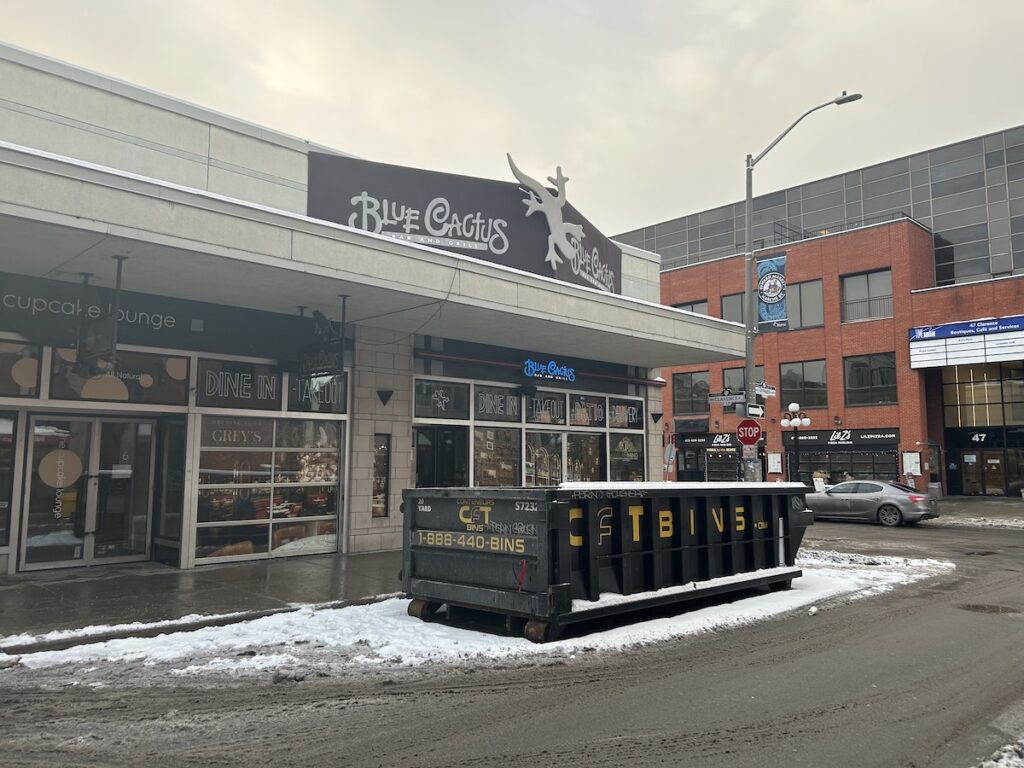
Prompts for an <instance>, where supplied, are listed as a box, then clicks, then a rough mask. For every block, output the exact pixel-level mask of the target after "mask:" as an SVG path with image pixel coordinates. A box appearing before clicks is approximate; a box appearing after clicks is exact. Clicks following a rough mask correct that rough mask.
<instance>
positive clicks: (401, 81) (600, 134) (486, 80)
mask: <svg viewBox="0 0 1024 768" xmlns="http://www.w3.org/2000/svg"><path fill="white" fill-rule="evenodd" d="M0 18H2V26H0V38H2V39H3V40H4V41H5V42H8V43H11V44H13V45H17V46H21V47H23V48H28V49H30V50H33V51H36V52H39V53H43V54H45V55H48V56H52V57H54V58H58V59H62V60H65V61H68V62H71V63H73V64H76V65H79V66H83V67H86V68H88V69H92V70H95V71H98V72H101V73H103V74H106V75H110V76H113V77H116V78H119V79H122V80H127V81H129V82H131V83H135V84H137V85H142V86H144V87H147V88H151V89H154V90H157V91H161V92H163V93H166V94H169V95H171V96H175V97H178V98H182V99H185V100H188V101H191V102H195V103H197V104H200V105H202V106H205V107H209V108H212V109H216V110H219V111H221V112H225V113H227V114H229V115H232V116H235V117H241V118H244V119H246V120H250V121H252V122H255V123H259V124H261V125H264V126H268V127H270V128H274V129H276V130H280V131H284V132H286V133H290V134H294V135H296V136H299V137H301V138H304V139H309V140H311V141H315V142H318V143H321V144H325V145H327V146H330V147H332V148H335V149H340V150H343V151H346V152H349V153H352V154H355V155H358V156H360V157H364V158H366V159H371V160H378V161H381V162H388V163H397V164H400V165H409V166H416V167H422V168H430V169H434V170H441V171H449V172H453V173H462V174H468V175H473V176H484V177H489V178H497V179H504V180H509V181H511V180H512V176H511V173H510V171H509V168H508V166H507V164H506V161H505V152H506V151H507V152H511V154H512V156H513V158H515V160H516V163H517V164H518V165H519V166H520V167H521V168H523V169H524V170H525V171H526V172H527V173H530V174H531V175H534V176H537V177H546V176H548V175H554V171H555V166H556V165H559V164H560V165H561V166H562V168H563V171H564V172H565V174H566V175H567V176H569V177H570V179H571V181H570V182H569V185H568V195H569V200H570V201H571V202H572V203H573V204H574V205H575V206H576V207H577V208H578V209H579V210H580V211H581V212H582V213H583V214H584V215H585V216H587V217H588V218H589V219H590V220H591V221H593V222H594V224H595V225H596V226H597V227H598V228H599V229H601V230H603V231H604V232H605V233H606V234H617V233H620V232H623V231H626V230H630V229H634V228H637V227H640V226H643V225H645V224H652V223H655V222H657V221H662V220H664V219H668V218H673V217H676V216H679V215H683V214H686V213H693V212H695V211H699V210H704V209H706V208H711V207H714V206H716V205H719V204H723V203H729V202H735V201H737V200H740V199H741V198H742V197H743V184H744V181H743V167H744V166H743V161H744V157H745V156H746V154H747V153H753V154H757V153H758V152H760V151H761V150H762V149H763V148H764V147H765V146H766V145H767V144H768V143H769V142H770V141H771V140H772V139H773V138H774V137H775V136H776V135H777V134H778V133H780V132H781V131H782V130H783V129H784V128H785V127H786V126H787V125H788V124H789V123H790V122H791V121H792V120H794V119H795V118H796V117H798V116H799V115H800V114H801V113H802V112H804V111H805V110H806V109H808V108H810V107H812V106H814V105H815V104H819V103H821V102H824V101H827V100H829V99H831V98H832V97H834V96H836V95H838V94H839V93H840V92H841V91H842V90H843V89H847V90H849V91H851V92H854V91H859V92H862V93H863V94H864V99H862V100H861V101H858V102H855V103H852V104H848V105H846V106H842V107H836V106H833V107H829V108H828V109H825V110H821V111H820V112H817V113H815V114H814V115H812V116H811V117H809V118H808V119H807V120H806V121H804V122H803V123H801V125H800V126H799V128H797V129H796V130H795V131H794V132H793V133H791V134H790V135H789V136H788V137H787V138H786V140H785V141H784V142H783V143H781V144H780V145H779V146H778V147H776V148H775V149H774V150H772V153H771V154H770V155H768V156H767V157H766V158H765V159H764V160H763V161H762V162H761V163H760V164H759V165H758V166H757V171H756V173H755V181H754V185H755V186H754V189H755V194H762V193H765V192H770V191H772V190H775V189H780V188H783V187H787V186H791V185H794V184H799V183H802V182H805V181H811V180H814V179H817V178H822V177H824V176H828V175H832V174H835V173H838V172H842V171H845V170H850V169H852V168H857V167H861V166H863V165H868V164H871V163H875V162H880V161H883V160H887V159H891V158H894V157H898V156H900V155H904V154H909V153H911V152H915V151H917V150H921V149H927V148H931V147H935V146H939V145H941V144H945V143H950V142H954V141H958V140H960V139H964V138H968V137H971V136H975V135H978V134H981V133H988V132H992V131H997V130H1000V129H1003V128H1008V127H1011V126H1015V125H1019V124H1022V123H1024V99H1022V98H1021V95H1020V94H1021V90H1020V81H1021V75H1020V66H1019V60H1020V54H1019V46H1020V35H1021V30H1022V29H1024V2H1021V0H974V1H973V2H967V1H964V2H952V1H950V0H848V1H844V0H775V1H772V0H760V1H758V0H676V1H674V2H672V1H669V0H664V1H661V2H659V1H658V0H647V1H644V0H619V1H618V2H613V1H612V0H502V1H501V2H498V1H497V0H495V1H494V2H484V1H483V0H476V1H473V0H430V1H429V2H422V1H420V0H365V1H360V2H356V0H288V1H287V2H270V1H269V0H267V1H264V0H173V1H172V2H166V1H162V2H157V1H156V0H88V2H85V1H83V0H0Z"/></svg>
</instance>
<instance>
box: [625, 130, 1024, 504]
mask: <svg viewBox="0 0 1024 768" xmlns="http://www.w3.org/2000/svg"><path fill="white" fill-rule="evenodd" d="M753 209H754V217H755V218H754V222H753V226H754V238H755V240H754V246H755V258H756V260H757V262H758V264H759V265H762V266H761V267H760V268H759V274H762V273H763V272H764V271H765V270H766V269H767V268H768V267H767V266H763V265H767V264H769V260H771V259H776V260H777V261H778V262H779V263H780V264H784V266H783V267H781V270H782V272H783V274H784V277H783V285H784V288H785V290H784V292H783V294H782V296H783V298H784V299H785V301H784V304H785V306H786V308H787V310H788V311H787V312H786V313H785V315H786V320H785V322H782V323H779V324H778V325H781V327H780V328H773V327H772V325H773V324H772V323H767V322H765V318H766V314H765V311H764V309H763V308H764V306H765V298H766V297H765V296H762V297H761V298H760V299H759V305H758V306H759V310H758V312H759V318H758V319H759V334H758V336H757V338H756V342H755V360H756V364H757V366H758V370H757V378H758V381H762V380H763V381H765V382H766V383H767V384H769V385H774V386H775V387H776V390H777V391H776V397H767V398H763V399H760V398H759V401H760V402H763V403H764V406H765V414H764V419H763V420H762V422H761V423H762V427H763V429H764V431H765V439H764V440H763V441H762V445H761V448H760V456H761V459H762V462H763V470H764V472H765V476H766V477H767V478H768V479H776V478H784V477H786V476H788V475H790V474H794V475H796V474H798V475H799V477H800V478H801V479H803V480H805V481H809V480H811V479H812V476H825V477H826V478H830V479H832V480H839V479H842V478H843V477H844V476H845V475H846V474H847V473H849V474H850V475H852V476H854V477H878V478H890V479H895V478H901V479H906V477H907V472H908V470H909V471H910V472H911V473H912V474H913V475H914V477H913V479H912V481H913V483H914V484H915V485H916V486H917V487H918V488H921V489H922V490H923V489H924V488H925V487H926V485H927V484H929V483H942V485H943V489H944V491H945V492H946V493H951V494H969V495H1006V494H1012V495H1017V494H1019V493H1020V492H1021V488H1022V487H1024V130H1022V129H1021V128H1015V129H1012V130H1008V131H1004V132H1000V133H997V134H991V135H988V136H983V137H978V138H974V139H970V140H967V141H963V142H959V143H957V144H954V145H950V146H947V147H941V148H938V149H934V150H928V151H924V152H921V153H918V154H916V155H912V156H908V157H904V158H900V159H898V160H893V161H889V162H886V163H882V164H880V165H877V166H872V167H870V168H864V169H860V170H856V171H850V172H848V173H845V174H842V175H839V176H835V177H831V178H829V179H824V180H821V181H815V182H810V183H808V184H805V185H802V186H799V187H794V188H792V189H787V190H782V191H780V192H773V193H770V194H767V195H764V196H762V197H759V198H755V200H754V208H753ZM743 224H744V222H743V206H742V203H736V204H734V205H730V206H724V207H722V208H718V209H715V210H712V211H705V212H702V213H699V214H693V215H690V216H686V217H682V218H679V219H674V220H672V221H668V222H663V223H659V224H656V225H652V226H649V227H644V228H643V229H639V230H636V231H634V232H630V233H626V234H623V235H620V236H618V238H617V239H619V240H620V241H622V242H624V243H627V244H630V245H633V246H635V247H640V248H647V249H650V250H654V251H656V252H658V253H659V254H660V255H661V257H662V282H661V293H662V302H663V303H665V304H668V305H672V306H675V307H679V308H682V309H688V310H691V311H694V312H698V313H702V314H708V315H711V316H714V317H720V318H723V319H727V320H732V321H735V322H739V323H743V322H744V317H743V301H742V298H743V285H744V276H743V257H742V255H741V254H742V250H743V240H742V232H743ZM779 257H781V258H779ZM772 263H774V262H772ZM662 375H663V376H664V378H666V379H667V380H668V382H669V386H668V387H666V392H665V397H664V410H665V414H666V417H665V418H666V423H665V426H664V429H665V433H666V440H668V439H669V437H668V436H671V440H672V441H673V442H674V445H675V449H676V450H675V451H674V452H673V451H671V450H670V451H669V453H670V455H671V454H673V453H674V455H673V456H672V458H673V461H672V463H671V466H670V467H669V468H668V470H667V471H668V476H669V477H670V478H678V479H684V480H703V479H710V480H715V479H723V480H724V479H730V480H731V479H735V478H736V477H737V476H738V474H739V473H740V448H741V447H740V446H739V444H738V442H737V440H736V438H735V437H734V434H735V429H736V426H737V423H738V421H739V417H738V416H737V415H736V413H735V411H736V407H735V406H733V405H727V404H721V403H718V402H710V403H709V402H708V394H709V393H710V394H711V395H715V394H720V393H722V392H723V390H726V389H727V390H729V391H730V392H732V393H737V392H742V391H743V390H744V389H745V381H744V371H743V360H742V359H737V360H735V361H732V362H725V363H719V364H713V365H690V366H683V367H675V368H669V369H665V370H663V371H662ZM791 402H796V403H798V404H799V405H800V407H801V410H802V411H804V412H805V414H806V415H807V417H809V418H810V420H811V425H810V426H809V427H801V428H800V430H799V441H798V442H797V438H796V435H795V434H794V430H793V429H792V428H789V429H783V428H782V427H781V424H780V422H781V420H782V418H783V416H784V413H783V410H784V409H785V408H786V407H787V406H788V404H789V403H791Z"/></svg>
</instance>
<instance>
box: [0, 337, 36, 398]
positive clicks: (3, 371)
mask: <svg viewBox="0 0 1024 768" xmlns="http://www.w3.org/2000/svg"><path fill="white" fill-rule="evenodd" d="M39 360H40V348H39V347H38V346H37V345H35V344H25V343H23V342H20V341H0V397H38V396H39Z"/></svg>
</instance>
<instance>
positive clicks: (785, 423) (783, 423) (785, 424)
mask: <svg viewBox="0 0 1024 768" xmlns="http://www.w3.org/2000/svg"><path fill="white" fill-rule="evenodd" d="M779 426H780V427H782V428H783V429H789V419H782V420H781V421H780V422H779Z"/></svg>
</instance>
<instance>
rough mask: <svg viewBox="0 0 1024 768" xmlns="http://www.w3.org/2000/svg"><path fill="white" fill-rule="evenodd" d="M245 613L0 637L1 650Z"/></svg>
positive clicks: (196, 615)
mask: <svg viewBox="0 0 1024 768" xmlns="http://www.w3.org/2000/svg"><path fill="white" fill-rule="evenodd" d="M244 615H245V614H244V612H243V611H236V612H235V613H210V614H202V613H190V614H189V615H188V616H182V617H181V618H179V619H166V620H164V621H132V622H129V623H127V624H95V625H90V626H88V627H78V628H77V629H56V630H54V631H53V632H45V633H44V634H41V635H29V634H21V635H7V636H6V637H0V648H12V647H16V646H19V645H35V644H36V643H50V642H56V641H58V640H77V639H79V638H81V639H85V638H89V637H95V636H96V635H109V634H114V633H119V634H123V633H125V632H146V631H149V630H152V629H157V628H159V627H170V626H181V625H182V624H196V623H199V622H201V621H220V620H228V619H232V618H234V617H236V616H244Z"/></svg>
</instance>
